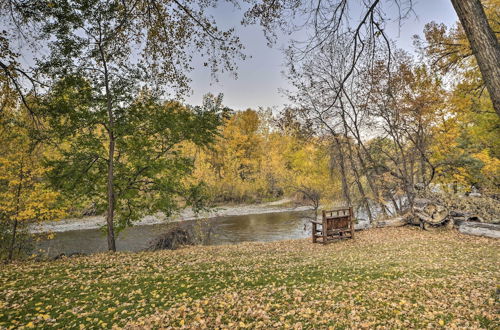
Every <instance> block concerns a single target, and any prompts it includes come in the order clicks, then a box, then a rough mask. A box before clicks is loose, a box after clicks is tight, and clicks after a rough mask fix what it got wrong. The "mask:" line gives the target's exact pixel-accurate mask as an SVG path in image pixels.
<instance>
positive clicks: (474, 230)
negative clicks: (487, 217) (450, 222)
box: [458, 221, 500, 238]
mask: <svg viewBox="0 0 500 330" xmlns="http://www.w3.org/2000/svg"><path fill="white" fill-rule="evenodd" d="M458 231H459V232H461V233H462V234H468V235H475V236H485V237H491V238H500V225H498V224H493V223H477V222H466V221H464V222H462V223H460V225H459V226H458Z"/></svg>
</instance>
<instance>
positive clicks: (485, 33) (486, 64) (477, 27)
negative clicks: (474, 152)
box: [451, 0, 500, 116]
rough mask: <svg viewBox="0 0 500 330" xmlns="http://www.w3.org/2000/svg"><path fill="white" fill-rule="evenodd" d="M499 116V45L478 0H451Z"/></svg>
mask: <svg viewBox="0 0 500 330" xmlns="http://www.w3.org/2000/svg"><path fill="white" fill-rule="evenodd" d="M451 3H452V4H453V7H455V11H456V12H457V15H458V18H459V19H460V23H462V26H463V28H464V30H465V34H466V35H467V39H468V40H469V43H470V46H471V48H472V52H473V53H474V56H475V57H476V60H477V64H478V65H479V70H480V71H481V75H482V76H483V80H484V83H485V85H486V88H487V89H488V92H489V93H490V97H491V101H492V103H493V107H494V108H495V111H496V112H497V114H498V115H499V116H500V46H499V44H498V39H497V38H496V36H495V33H494V32H493V30H492V29H491V26H490V25H489V24H488V19H487V18H486V14H485V13H484V9H483V5H482V4H481V1H480V0H451Z"/></svg>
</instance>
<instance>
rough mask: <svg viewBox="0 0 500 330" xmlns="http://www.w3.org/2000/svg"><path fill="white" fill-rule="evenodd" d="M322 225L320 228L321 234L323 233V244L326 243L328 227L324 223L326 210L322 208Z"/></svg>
mask: <svg viewBox="0 0 500 330" xmlns="http://www.w3.org/2000/svg"><path fill="white" fill-rule="evenodd" d="M322 224H323V225H322V226H321V230H322V234H323V244H325V243H326V229H327V227H328V224H327V223H326V211H325V210H323V220H322Z"/></svg>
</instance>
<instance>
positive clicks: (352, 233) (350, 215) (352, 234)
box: [349, 206, 354, 239]
mask: <svg viewBox="0 0 500 330" xmlns="http://www.w3.org/2000/svg"><path fill="white" fill-rule="evenodd" d="M349 220H350V223H351V224H350V226H351V238H353V239H354V213H353V212H352V206H349Z"/></svg>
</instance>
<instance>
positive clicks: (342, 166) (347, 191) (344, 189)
mask: <svg viewBox="0 0 500 330" xmlns="http://www.w3.org/2000/svg"><path fill="white" fill-rule="evenodd" d="M333 138H334V141H335V144H336V145H337V148H338V156H339V168H340V176H341V179H342V195H343V197H344V200H345V201H346V203H347V205H348V206H352V201H351V191H350V189H349V184H348V182H347V171H346V168H345V158H344V153H343V148H342V144H341V142H340V141H339V138H338V136H336V135H334V136H333ZM331 157H332V158H335V154H334V152H333V150H332V156H331Z"/></svg>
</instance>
